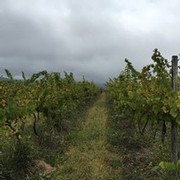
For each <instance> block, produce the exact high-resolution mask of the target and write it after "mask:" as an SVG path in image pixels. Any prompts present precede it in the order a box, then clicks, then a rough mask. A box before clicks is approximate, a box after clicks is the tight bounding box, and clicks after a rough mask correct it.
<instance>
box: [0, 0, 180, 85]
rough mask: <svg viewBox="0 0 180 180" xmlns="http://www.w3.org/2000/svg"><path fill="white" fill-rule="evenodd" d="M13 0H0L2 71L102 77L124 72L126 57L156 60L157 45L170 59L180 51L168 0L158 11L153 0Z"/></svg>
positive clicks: (139, 63)
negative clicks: (66, 73) (58, 72)
mask: <svg viewBox="0 0 180 180" xmlns="http://www.w3.org/2000/svg"><path fill="white" fill-rule="evenodd" d="M13 2H14V1H13V0H8V1H6V3H5V1H1V2H0V63H1V69H0V70H1V73H3V69H4V68H9V69H10V70H12V72H13V73H14V74H15V76H18V75H19V74H20V73H21V71H25V73H26V74H27V75H30V74H32V73H33V72H37V71H40V70H43V69H47V70H49V71H60V72H61V73H62V72H63V71H73V72H74V74H75V76H76V77H77V78H80V77H82V76H83V75H84V76H85V78H86V79H89V80H94V81H97V82H100V81H105V80H107V79H108V78H109V77H113V76H116V75H117V74H118V73H120V72H121V70H122V69H123V68H124V65H125V64H124V59H125V58H128V59H130V60H131V61H132V62H133V63H134V64H135V67H137V68H138V69H140V68H141V67H142V66H143V65H146V64H147V63H150V62H151V60H150V56H151V54H152V51H153V49H154V48H159V49H160V50H161V51H162V54H164V55H165V56H166V57H167V58H169V57H170V56H171V54H174V53H179V48H178V47H179V45H180V41H179V39H178V38H177V37H179V36H180V33H179V32H178V31H179V25H176V26H174V27H173V25H175V24H177V22H179V21H180V20H178V18H176V19H174V21H173V19H172V17H177V16H178V15H179V13H177V12H176V13H173V12H174V9H175V6H173V5H171V8H170V12H169V14H166V15H167V16H168V15H169V16H168V17H163V14H164V12H166V9H167V7H168V2H170V1H168V0H166V1H165V2H164V1H162V0H160V1H158V2H157V6H158V7H157V9H158V8H159V9H158V11H157V9H156V8H154V7H156V6H155V4H154V3H156V2H155V1H149V0H147V1H144V0H140V5H139V6H137V5H136V4H135V2H134V1H130V2H131V3H130V2H128V1H126V0H122V1H116V0H114V1H109V0H100V1H96V0H92V1H85V0H81V1H80V0H76V1H73V0H66V1H65V0H60V1H58V0H52V1H48V0H44V1H42V0H31V1H29V0H27V1H23V0H18V1H17V2H18V3H17V4H13ZM163 2H164V3H163ZM162 4H163V8H162V9H161V5H162ZM141 8H145V9H143V10H142V11H141ZM147 12H148V13H149V14H148V13H147ZM150 12H152V13H154V16H153V15H152V16H151V14H150ZM126 15H127V16H126ZM156 17H157V18H156ZM131 18H132V20H131ZM167 19H168V20H167ZM134 20H135V21H134ZM148 21H149V22H148ZM136 23H137V24H136ZM179 23H180V22H179ZM169 24H171V26H172V27H173V28H174V29H173V28H170V26H169ZM148 28H149V29H148ZM171 32H174V33H171Z"/></svg>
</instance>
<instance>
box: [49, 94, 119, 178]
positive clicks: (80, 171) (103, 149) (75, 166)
mask: <svg viewBox="0 0 180 180" xmlns="http://www.w3.org/2000/svg"><path fill="white" fill-rule="evenodd" d="M107 118H108V112H107V108H106V103H105V94H102V95H101V96H100V98H99V99H98V100H97V101H96V102H95V104H93V106H92V107H91V108H90V109H89V110H88V111H87V113H86V115H85V119H84V120H83V121H82V122H81V123H80V124H79V127H78V130H76V131H75V132H74V133H71V135H70V136H69V147H68V150H67V152H66V154H65V156H66V160H65V161H64V162H63V163H60V164H59V165H58V168H57V171H56V172H55V173H54V175H53V176H52V179H57V180H59V179H63V180H68V179H69V180H71V179H72V180H79V179H81V180H83V179H84V180H85V179H86V180H88V179H89V180H99V179H103V180H106V179H107V180H110V179H114V180H115V179H117V180H118V179H122V178H121V167H120V162H121V158H120V157H119V155H118V154H116V152H115V151H113V150H112V148H111V146H110V144H108V141H107V131H108V128H107ZM117 164H119V165H118V166H117Z"/></svg>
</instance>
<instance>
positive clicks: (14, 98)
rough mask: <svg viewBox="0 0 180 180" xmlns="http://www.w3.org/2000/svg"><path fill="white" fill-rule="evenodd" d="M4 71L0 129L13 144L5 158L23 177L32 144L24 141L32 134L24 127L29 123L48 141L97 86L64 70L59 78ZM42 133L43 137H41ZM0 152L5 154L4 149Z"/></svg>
mask: <svg viewBox="0 0 180 180" xmlns="http://www.w3.org/2000/svg"><path fill="white" fill-rule="evenodd" d="M5 71H6V74H7V77H8V78H9V79H10V81H9V80H8V81H0V130H3V131H5V134H6V135H7V136H8V139H7V140H8V141H9V142H11V141H13V142H14V143H15V144H17V146H15V149H14V151H11V152H12V154H14V155H12V156H11V155H10V156H11V158H7V159H11V163H10V164H12V168H10V169H11V170H13V171H17V172H19V173H20V174H21V176H22V178H23V177H25V175H26V174H28V173H29V172H27V171H26V169H28V167H27V166H29V162H31V155H32V154H31V152H32V151H31V150H30V149H31V147H32V145H30V146H29V145H27V144H26V141H30V140H31V136H32V134H31V133H30V132H29V130H28V131H27V128H28V127H33V131H34V133H35V134H36V136H37V137H38V138H39V139H40V141H42V142H44V143H50V141H51V139H53V138H51V136H53V135H54V134H55V133H58V134H63V131H67V130H66V127H65V125H64V124H66V120H67V119H68V118H70V117H71V118H72V117H73V116H74V114H75V112H77V111H78V110H79V109H81V108H82V107H84V106H85V105H87V104H88V103H89V102H90V101H91V100H92V99H93V98H95V97H96V96H97V94H98V93H99V89H98V88H97V87H96V86H95V85H94V83H90V82H88V81H85V80H84V79H83V81H80V82H76V81H75V80H74V77H73V74H72V73H70V74H68V73H65V76H64V78H62V77H61V76H60V74H59V73H55V72H53V73H48V72H47V71H42V72H39V73H36V74H33V75H32V77H30V78H29V79H27V78H26V77H25V74H24V73H22V77H23V80H19V81H15V80H13V76H12V74H11V73H10V72H9V71H8V70H5ZM37 123H38V124H41V125H43V126H45V127H46V128H44V131H42V130H39V129H37V128H38V126H37ZM27 137H30V138H29V139H28V138H27ZM37 137H36V138H37ZM43 137H46V138H44V141H43V140H42V139H43ZM45 141H46V142H45ZM0 145H1V144H0ZM2 145H3V144H2ZM0 152H1V151H0ZM2 153H3V156H4V157H6V156H8V155H7V153H6V152H5V151H3V152H2ZM10 156H9V157H10ZM13 163H14V164H13ZM2 164H3V165H4V164H6V163H5V162H4V163H2ZM15 164H16V166H15ZM4 167H5V166H4ZM23 168H24V169H23ZM5 169H7V168H5ZM3 171H4V170H3ZM20 171H21V172H20ZM10 174H13V173H10ZM42 177H43V176H42Z"/></svg>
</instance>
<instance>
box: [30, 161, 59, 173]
mask: <svg viewBox="0 0 180 180" xmlns="http://www.w3.org/2000/svg"><path fill="white" fill-rule="evenodd" d="M55 170H56V168H55V167H52V166H51V165H50V164H47V163H46V162H45V161H43V160H35V161H34V162H33V165H32V166H31V168H30V172H31V175H32V176H34V175H37V174H39V173H45V174H49V173H51V172H53V171H55Z"/></svg>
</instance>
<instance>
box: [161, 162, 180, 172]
mask: <svg viewBox="0 0 180 180" xmlns="http://www.w3.org/2000/svg"><path fill="white" fill-rule="evenodd" d="M159 166H160V167H161V168H162V169H163V170H167V171H176V172H180V160H178V161H177V163H176V164H174V163H171V162H164V161H162V162H160V163H159Z"/></svg>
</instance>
